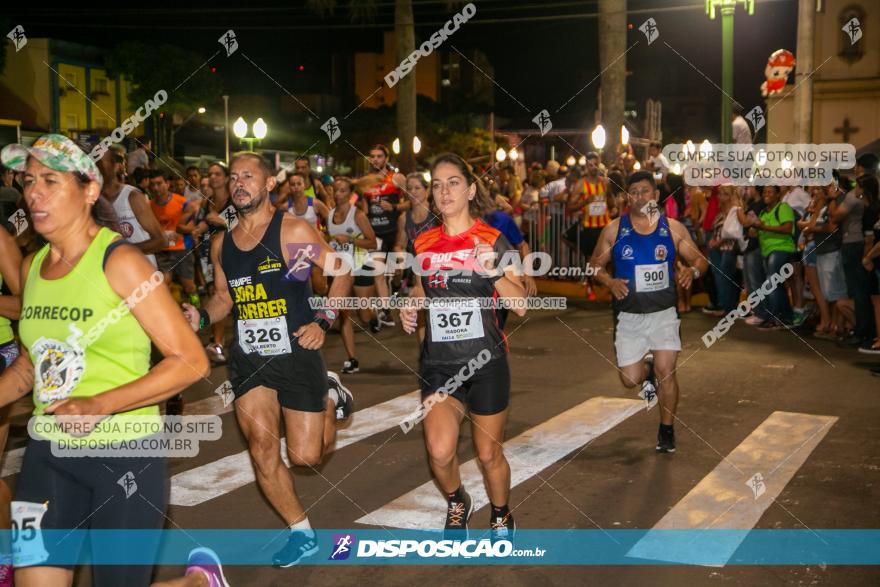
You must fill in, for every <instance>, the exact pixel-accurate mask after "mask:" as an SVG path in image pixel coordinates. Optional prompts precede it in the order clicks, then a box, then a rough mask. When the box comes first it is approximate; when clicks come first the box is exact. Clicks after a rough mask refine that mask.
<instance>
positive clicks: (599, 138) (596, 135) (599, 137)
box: [590, 124, 605, 161]
mask: <svg viewBox="0 0 880 587" xmlns="http://www.w3.org/2000/svg"><path fill="white" fill-rule="evenodd" d="M590 140H592V142H593V146H594V147H596V150H598V151H599V160H600V161H601V160H602V149H604V148H605V127H604V126H602V125H601V124H597V125H596V128H594V129H593V132H592V133H591V134H590Z"/></svg>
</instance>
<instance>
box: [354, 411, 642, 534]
mask: <svg viewBox="0 0 880 587" xmlns="http://www.w3.org/2000/svg"><path fill="white" fill-rule="evenodd" d="M642 409H644V402H642V401H639V400H630V399H619V398H609V397H594V398H592V399H589V400H587V401H585V402H583V403H582V404H579V405H577V406H575V407H573V408H571V409H570V410H566V411H565V412H563V413H561V414H559V415H558V416H554V417H553V418H550V419H549V420H547V421H545V422H542V423H541V424H538V425H537V426H535V427H534V428H530V429H529V430H526V431H525V432H523V433H522V434H520V435H519V436H517V437H516V438H513V439H511V440H508V441H507V442H505V443H504V452H505V454H506V455H508V460H509V461H510V469H511V471H510V473H511V479H510V486H511V487H516V486H517V485H519V484H520V483H522V482H523V481H526V480H527V479H530V478H531V477H533V476H535V475H537V474H538V473H540V472H541V471H542V470H544V469H546V468H547V467H549V466H550V465H552V464H553V463H555V462H556V461H558V460H559V459H561V458H563V457H564V456H565V455H567V454H569V453H571V452H573V451H575V450H577V449H578V448H579V447H581V446H583V445H585V444H586V443H588V442H590V441H591V440H593V439H594V438H596V437H598V436H600V435H601V434H603V433H605V432H607V431H608V430H610V429H611V428H613V427H615V426H617V425H618V424H620V423H621V422H623V421H624V420H626V419H627V418H629V417H630V416H632V415H633V414H635V413H636V412H638V411H640V410H642ZM524 463H527V464H528V465H527V466H523V464H524ZM461 483H462V486H463V487H465V488H466V489H467V490H468V491H469V492H470V494H471V497H472V499H473V503H474V510H477V509H479V508H481V507H483V506H485V505H487V504H488V503H489V497H488V495H486V490H485V488H484V486H483V475H482V473H480V470H479V468H478V466H477V461H476V459H471V460H470V461H468V462H467V463H465V464H464V465H462V466H461ZM445 512H446V501H445V500H444V499H443V496H442V495H441V493H440V491H439V490H438V489H437V486H436V485H434V482H433V481H428V482H427V483H424V484H422V485H420V486H419V487H417V488H415V489H413V490H412V491H410V492H409V493H406V494H404V495H402V496H400V497H398V498H397V499H395V500H394V501H391V502H389V503H387V504H385V505H384V506H382V507H380V508H379V509H377V510H375V511H373V512H371V513H369V514H367V515H366V516H363V517H361V518H359V519H358V520H356V523H358V524H369V525H375V526H383V527H393V528H407V529H414V530H429V529H437V528H442V527H443V519H444V516H445Z"/></svg>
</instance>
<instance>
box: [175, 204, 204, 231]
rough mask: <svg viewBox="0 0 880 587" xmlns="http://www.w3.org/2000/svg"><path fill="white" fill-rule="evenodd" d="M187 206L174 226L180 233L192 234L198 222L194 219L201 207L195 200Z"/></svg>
mask: <svg viewBox="0 0 880 587" xmlns="http://www.w3.org/2000/svg"><path fill="white" fill-rule="evenodd" d="M185 206H186V207H185V208H184V211H183V214H181V215H180V220H178V221H177V226H175V227H174V230H176V231H177V233H178V234H192V232H193V231H194V230H195V229H196V223H195V222H194V221H193V219H194V218H195V214H196V212H197V211H198V209H199V204H198V202H195V201H193V202H190V203H188V204H186V205H185Z"/></svg>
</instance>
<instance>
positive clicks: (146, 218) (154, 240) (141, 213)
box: [128, 190, 168, 255]
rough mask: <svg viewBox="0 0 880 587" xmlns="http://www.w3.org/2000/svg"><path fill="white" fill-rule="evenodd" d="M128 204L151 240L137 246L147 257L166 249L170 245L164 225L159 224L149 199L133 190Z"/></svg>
mask: <svg viewBox="0 0 880 587" xmlns="http://www.w3.org/2000/svg"><path fill="white" fill-rule="evenodd" d="M128 203H129V205H130V206H131V211H132V212H134V217H135V218H137V221H138V222H139V223H140V225H141V226H142V227H143V229H144V230H146V231H147V234H149V235H150V238H148V239H147V240H145V241H143V242H140V243H137V244H136V245H135V246H136V247H137V248H139V249H140V250H141V251H142V252H143V253H144V254H145V255H148V254H150V253H158V252H159V251H161V250H162V249H164V248H165V247H166V245H167V244H168V243H167V242H166V241H165V233H164V232H163V231H162V225H161V224H159V220H158V219H156V215H155V214H153V209H152V208H151V207H150V201H149V200H147V197H146V196H145V195H143V193H141V192H139V191H138V190H132V192H131V193H130V194H129V195H128Z"/></svg>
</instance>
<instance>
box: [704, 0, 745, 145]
mask: <svg viewBox="0 0 880 587" xmlns="http://www.w3.org/2000/svg"><path fill="white" fill-rule="evenodd" d="M740 2H741V3H742V4H743V5H744V6H745V9H746V10H747V11H748V13H749V15H752V14H754V13H755V0H706V14H708V15H709V18H710V19H711V20H715V9H716V8H718V9H720V10H721V142H722V143H729V142H731V138H732V135H733V127H732V126H731V120H730V115H731V113H732V112H733V108H732V106H733V105H732V104H731V101H732V98H731V95H732V94H733V13H734V11H735V10H736V5H737V4H738V3H740Z"/></svg>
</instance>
